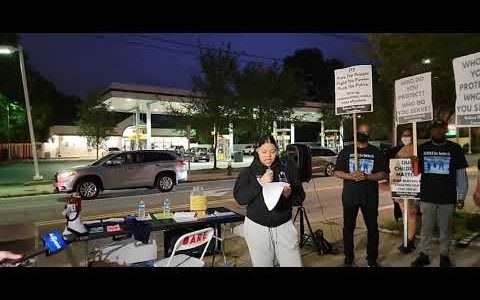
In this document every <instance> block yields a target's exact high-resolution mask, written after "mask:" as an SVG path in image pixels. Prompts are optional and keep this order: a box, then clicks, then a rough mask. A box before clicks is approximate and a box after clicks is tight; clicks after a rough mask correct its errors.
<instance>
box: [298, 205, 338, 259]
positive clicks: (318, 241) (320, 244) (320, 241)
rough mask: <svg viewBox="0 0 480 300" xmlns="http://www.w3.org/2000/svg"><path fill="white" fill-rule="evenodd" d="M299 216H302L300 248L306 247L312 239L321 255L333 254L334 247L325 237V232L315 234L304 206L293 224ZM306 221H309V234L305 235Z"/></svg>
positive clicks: (301, 206)
mask: <svg viewBox="0 0 480 300" xmlns="http://www.w3.org/2000/svg"><path fill="white" fill-rule="evenodd" d="M298 216H300V235H299V246H300V248H303V246H305V243H306V242H307V241H308V240H309V239H311V240H312V241H313V244H314V245H315V249H317V252H318V254H319V255H322V254H327V253H332V245H331V244H330V243H329V242H328V241H327V240H326V239H325V238H324V237H323V232H322V231H321V230H320V231H317V232H315V233H314V232H313V230H312V226H311V225H310V220H308V215H307V212H306V211H305V207H303V204H302V205H300V206H299V207H298V208H297V213H296V214H295V217H294V218H293V223H295V221H296V220H297V217H298ZM304 221H307V226H308V232H309V234H306V233H305V223H304Z"/></svg>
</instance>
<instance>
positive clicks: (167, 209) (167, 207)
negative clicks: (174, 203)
mask: <svg viewBox="0 0 480 300" xmlns="http://www.w3.org/2000/svg"><path fill="white" fill-rule="evenodd" d="M163 214H164V215H167V214H170V200H169V199H168V198H167V199H165V201H163Z"/></svg>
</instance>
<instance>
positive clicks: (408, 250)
mask: <svg viewBox="0 0 480 300" xmlns="http://www.w3.org/2000/svg"><path fill="white" fill-rule="evenodd" d="M415 249H416V247H415V241H413V240H412V241H410V240H408V241H407V247H405V246H403V243H402V244H401V245H400V247H398V250H400V252H402V253H403V254H408V253H411V252H413V251H414V250H415Z"/></svg>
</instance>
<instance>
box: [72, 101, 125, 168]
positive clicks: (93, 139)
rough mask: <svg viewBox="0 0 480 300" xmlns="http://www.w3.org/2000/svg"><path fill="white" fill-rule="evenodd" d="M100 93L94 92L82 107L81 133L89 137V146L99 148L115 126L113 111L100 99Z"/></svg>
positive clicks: (80, 116) (79, 124) (80, 118)
mask: <svg viewBox="0 0 480 300" xmlns="http://www.w3.org/2000/svg"><path fill="white" fill-rule="evenodd" d="M99 99H100V97H99V96H98V93H92V94H90V95H89V96H88V97H87V100H86V101H85V102H84V103H83V104H82V105H81V107H80V115H79V121H78V126H79V134H80V136H83V137H85V138H86V139H87V144H88V146H89V147H92V148H96V150H97V159H98V149H99V148H100V147H101V146H102V145H103V144H104V143H105V141H106V140H107V139H108V136H109V135H110V134H111V132H112V130H113V129H114V127H115V124H116V122H115V119H114V115H113V113H112V112H110V111H108V110H107V107H106V105H105V104H104V103H101V102H100V101H99Z"/></svg>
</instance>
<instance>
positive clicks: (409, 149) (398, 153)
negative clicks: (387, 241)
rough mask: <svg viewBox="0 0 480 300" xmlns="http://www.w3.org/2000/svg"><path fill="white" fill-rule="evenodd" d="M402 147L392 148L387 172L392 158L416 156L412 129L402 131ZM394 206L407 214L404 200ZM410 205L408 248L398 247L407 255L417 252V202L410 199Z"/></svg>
mask: <svg viewBox="0 0 480 300" xmlns="http://www.w3.org/2000/svg"><path fill="white" fill-rule="evenodd" d="M400 140H401V142H402V146H397V147H394V148H392V149H391V150H390V151H389V153H388V159H387V165H386V166H387V167H386V170H389V167H388V166H389V165H390V164H389V161H390V159H392V158H411V157H413V156H414V153H413V132H412V130H411V129H410V128H407V129H405V130H403V131H402V134H401V138H400ZM393 201H394V205H395V206H398V207H399V208H400V210H401V214H404V213H405V210H404V205H403V204H404V203H403V201H404V200H400V199H395V200H393ZM407 201H409V203H408V207H409V210H408V213H409V214H408V241H407V246H406V247H405V246H404V245H403V243H402V244H401V245H400V247H398V249H399V250H400V252H402V253H404V254H407V253H410V252H412V251H414V250H415V234H416V232H417V202H416V201H415V200H412V199H409V200H407Z"/></svg>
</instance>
